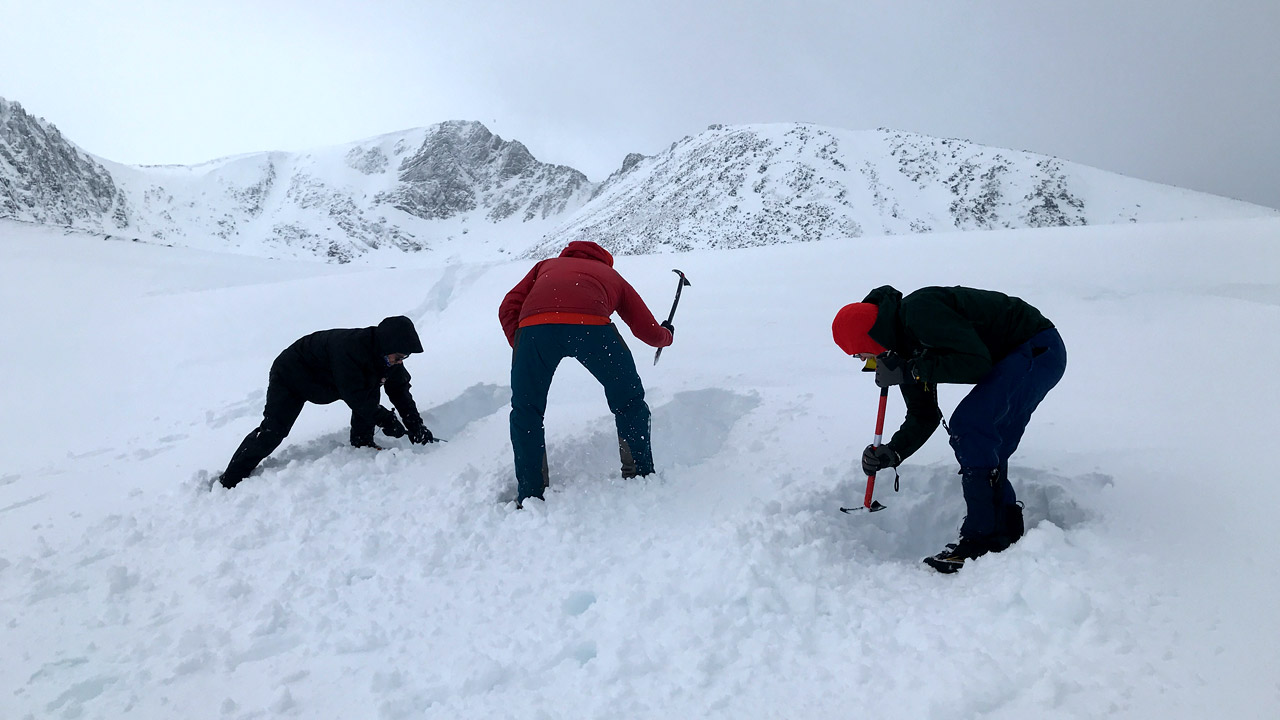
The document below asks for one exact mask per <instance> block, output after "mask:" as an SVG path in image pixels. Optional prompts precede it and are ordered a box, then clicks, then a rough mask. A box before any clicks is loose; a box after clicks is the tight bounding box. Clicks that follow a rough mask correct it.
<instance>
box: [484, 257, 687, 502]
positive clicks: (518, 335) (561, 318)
mask: <svg viewBox="0 0 1280 720" xmlns="http://www.w3.org/2000/svg"><path fill="white" fill-rule="evenodd" d="M615 312H617V313H618V315H619V316H620V317H621V318H622V320H623V322H625V323H626V324H627V326H628V327H629V328H631V332H632V333H633V334H634V335H635V336H636V337H637V338H638V339H640V340H641V341H643V342H645V343H646V344H648V345H652V346H653V347H657V348H661V347H666V346H668V345H670V344H671V341H672V338H673V336H674V333H675V328H673V327H672V326H671V324H670V323H667V322H663V323H661V324H659V323H658V321H657V320H655V319H654V317H653V313H652V312H650V311H649V308H648V306H646V305H645V304H644V300H642V299H641V298H640V294H639V293H637V292H636V291H635V288H633V287H631V285H630V284H629V283H628V282H627V281H626V280H624V279H623V278H622V276H621V275H619V274H618V272H617V271H616V270H614V269H613V256H612V255H610V254H609V252H608V251H607V250H605V249H604V248H602V247H600V246H599V245H597V244H595V243H593V242H587V241H581V240H580V241H575V242H571V243H569V245H568V246H567V247H566V248H565V249H564V250H563V251H562V252H561V253H560V256H559V257H556V258H550V259H547V260H543V261H541V262H539V263H537V264H536V265H534V266H533V269H532V270H530V271H529V274H528V275H525V276H524V279H523V280H521V281H520V282H519V283H516V286H515V287H514V288H512V289H511V291H510V292H508V293H507V295H506V297H504V298H503V299H502V305H501V306H500V307H499V308H498V319H499V320H500V321H501V322H502V330H503V332H505V333H506V334H507V342H508V343H509V344H510V345H511V348H512V353H511V447H512V449H513V450H514V451H515V466H516V484H517V494H516V507H523V505H524V501H525V500H526V499H528V498H531V497H536V498H538V499H543V497H542V491H543V489H544V488H546V487H547V485H548V477H547V456H546V452H547V445H546V434H545V430H544V428H543V417H544V415H545V414H546V411H547V391H548V390H550V388H551V376H552V375H554V374H555V371H556V366H557V365H559V364H560V361H561V360H562V359H564V358H566V357H572V358H574V359H576V360H577V361H578V362H580V363H582V365H583V367H585V368H586V369H587V371H588V372H590V373H591V374H592V375H593V376H594V377H595V378H596V380H599V381H600V384H601V385H603V386H604V394H605V399H606V400H607V401H608V403H609V410H611V411H612V412H613V415H614V419H615V420H616V421H617V426H618V450H619V454H620V455H621V456H622V476H623V477H625V478H631V477H637V476H644V475H648V474H649V473H652V472H653V447H652V445H651V443H650V437H649V435H650V416H649V406H648V405H647V404H646V403H645V401H644V386H643V385H642V384H641V383H640V375H639V373H637V372H636V363H635V359H634V358H632V356H631V350H630V349H628V348H627V345H626V343H625V342H623V340H622V335H621V334H620V333H619V332H618V328H617V327H615V326H614V324H613V323H612V322H611V321H610V320H609V317H610V316H611V315H612V314H613V313H615Z"/></svg>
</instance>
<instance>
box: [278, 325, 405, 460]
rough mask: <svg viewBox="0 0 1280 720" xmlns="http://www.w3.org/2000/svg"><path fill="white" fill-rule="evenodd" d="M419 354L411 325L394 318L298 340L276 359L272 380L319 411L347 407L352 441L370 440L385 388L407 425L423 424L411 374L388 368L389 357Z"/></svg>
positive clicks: (399, 369)
mask: <svg viewBox="0 0 1280 720" xmlns="http://www.w3.org/2000/svg"><path fill="white" fill-rule="evenodd" d="M420 352H422V342H421V341H420V340H419V339H418V331H417V330H415V329H414V327H413V321H412V320H410V319H409V318H407V317H404V316H403V315H398V316H396V317H389V318H386V319H385V320H383V321H382V322H380V323H378V325H377V327H367V328H353V329H337V330H320V331H318V332H313V333H311V334H310V335H306V336H304V337H301V338H299V339H298V340H297V341H295V342H294V343H293V344H292V345H290V346H289V347H287V348H285V350H284V352H282V353H280V355H279V356H278V357H276V360H275V362H274V363H273V364H272V365H271V380H272V381H273V382H281V383H284V385H285V386H286V387H288V388H289V389H290V390H291V391H293V392H294V393H296V394H297V395H298V396H300V397H301V398H303V399H304V400H306V401H307V402H313V403H316V404H317V405H328V404H329V403H332V402H334V401H337V400H342V401H343V402H345V403H346V404H347V405H348V406H350V407H351V426H352V427H351V429H352V435H353V436H354V435H357V434H370V435H371V434H372V432H373V426H374V425H375V424H377V423H378V421H379V419H380V418H379V410H380V405H379V401H380V399H381V393H380V388H382V387H384V386H385V387H386V390H387V397H388V398H389V399H390V400H391V402H392V404H393V405H395V406H396V409H397V410H399V411H400V415H401V416H402V417H403V418H404V421H405V424H406V425H408V426H409V427H413V425H414V424H421V423H422V417H421V416H420V415H419V414H418V408H417V406H416V405H415V404H414V402H413V396H412V395H411V394H410V393H409V379H410V377H409V371H408V370H406V369H405V367H404V365H403V364H401V365H390V366H388V365H387V362H386V356H387V355H390V354H392V353H403V354H406V355H407V354H410V353H420ZM357 431H361V432H360V433H357Z"/></svg>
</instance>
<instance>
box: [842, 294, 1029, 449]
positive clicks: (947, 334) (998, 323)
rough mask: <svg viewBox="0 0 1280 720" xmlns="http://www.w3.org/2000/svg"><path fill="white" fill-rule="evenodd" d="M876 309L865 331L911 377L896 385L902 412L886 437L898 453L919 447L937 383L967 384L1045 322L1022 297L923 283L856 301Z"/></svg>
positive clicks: (928, 429)
mask: <svg viewBox="0 0 1280 720" xmlns="http://www.w3.org/2000/svg"><path fill="white" fill-rule="evenodd" d="M862 302H865V303H871V304H873V305H876V306H878V307H879V312H878V313H877V314H876V321H875V324H873V325H872V326H871V330H869V331H868V332H867V335H869V336H870V337H871V339H872V340H875V341H876V342H878V343H880V344H881V345H882V346H884V348H885V349H886V350H891V351H893V352H894V353H897V354H898V356H900V357H901V358H903V359H905V360H907V361H908V362H909V367H910V368H911V372H912V374H913V376H914V377H916V378H918V379H919V381H920V382H918V383H911V382H908V383H904V384H903V385H901V388H902V398H903V400H904V401H905V402H906V404H907V418H906V420H905V421H903V423H902V427H901V429H899V430H898V432H896V433H894V435H893V438H891V439H890V440H889V443H888V444H889V447H891V448H893V450H894V452H896V453H898V456H899V457H900V458H902V459H906V458H907V457H909V456H910V455H911V454H912V453H914V452H915V451H917V450H919V449H920V446H921V445H924V443H925V441H926V440H928V439H929V436H930V435H932V434H933V431H934V430H935V429H937V427H938V421H939V420H941V418H942V412H941V411H940V410H939V409H938V399H937V396H936V395H935V394H934V385H935V384H937V383H961V384H972V383H977V382H978V381H980V380H982V378H983V377H985V376H986V375H987V373H989V372H991V368H992V367H994V366H995V364H996V363H998V362H1000V361H1001V360H1003V359H1004V358H1005V356H1007V355H1008V354H1009V353H1011V352H1013V351H1014V349H1016V348H1017V347H1018V346H1019V345H1022V344H1023V343H1025V342H1026V341H1028V340H1030V339H1031V338H1032V337H1034V336H1035V335H1036V333H1039V332H1040V331H1042V330H1048V329H1049V328H1051V327H1053V323H1051V322H1049V320H1048V319H1046V318H1045V316H1044V315H1042V314H1040V311H1039V310H1037V309H1035V308H1034V307H1032V306H1031V305H1030V304H1028V303H1027V302H1026V301H1024V300H1022V299H1020V298H1016V297H1012V296H1009V295H1005V294H1004V293H1000V292H995V291H994V290H978V289H975V288H967V287H960V286H955V287H925V288H920V289H919V290H916V291H915V292H913V293H911V294H910V295H907V296H906V297H903V295H902V293H901V292H898V291H897V290H896V289H894V288H893V287H892V286H889V285H884V286H881V287H878V288H876V289H875V290H872V291H871V292H870V293H869V294H868V295H867V297H866V298H865V299H864V300H863V301H862Z"/></svg>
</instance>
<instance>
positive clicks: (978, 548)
mask: <svg viewBox="0 0 1280 720" xmlns="http://www.w3.org/2000/svg"><path fill="white" fill-rule="evenodd" d="M989 552H992V547H991V544H990V542H989V540H988V538H967V537H963V536H962V537H961V538H960V540H959V542H953V543H947V547H946V549H945V550H943V551H942V552H940V553H938V554H937V555H932V556H930V557H927V558H925V559H924V564H926V565H928V566H929V567H931V568H933V569H934V570H937V571H938V572H940V573H943V574H946V575H950V574H951V573H954V572H958V571H959V570H960V568H962V567H964V561H965V560H972V559H974V558H977V557H982V556H983V555H986V554H987V553H989Z"/></svg>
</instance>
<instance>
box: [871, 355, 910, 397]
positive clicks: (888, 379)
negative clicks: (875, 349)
mask: <svg viewBox="0 0 1280 720" xmlns="http://www.w3.org/2000/svg"><path fill="white" fill-rule="evenodd" d="M915 381H916V379H915V378H914V377H912V376H911V365H910V363H908V362H907V361H905V360H903V359H902V358H901V357H900V356H898V355H897V354H896V353H891V352H886V353H880V354H879V355H877V356H876V386H877V387H882V388H887V387H893V386H894V385H901V384H903V383H911V382H915Z"/></svg>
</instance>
